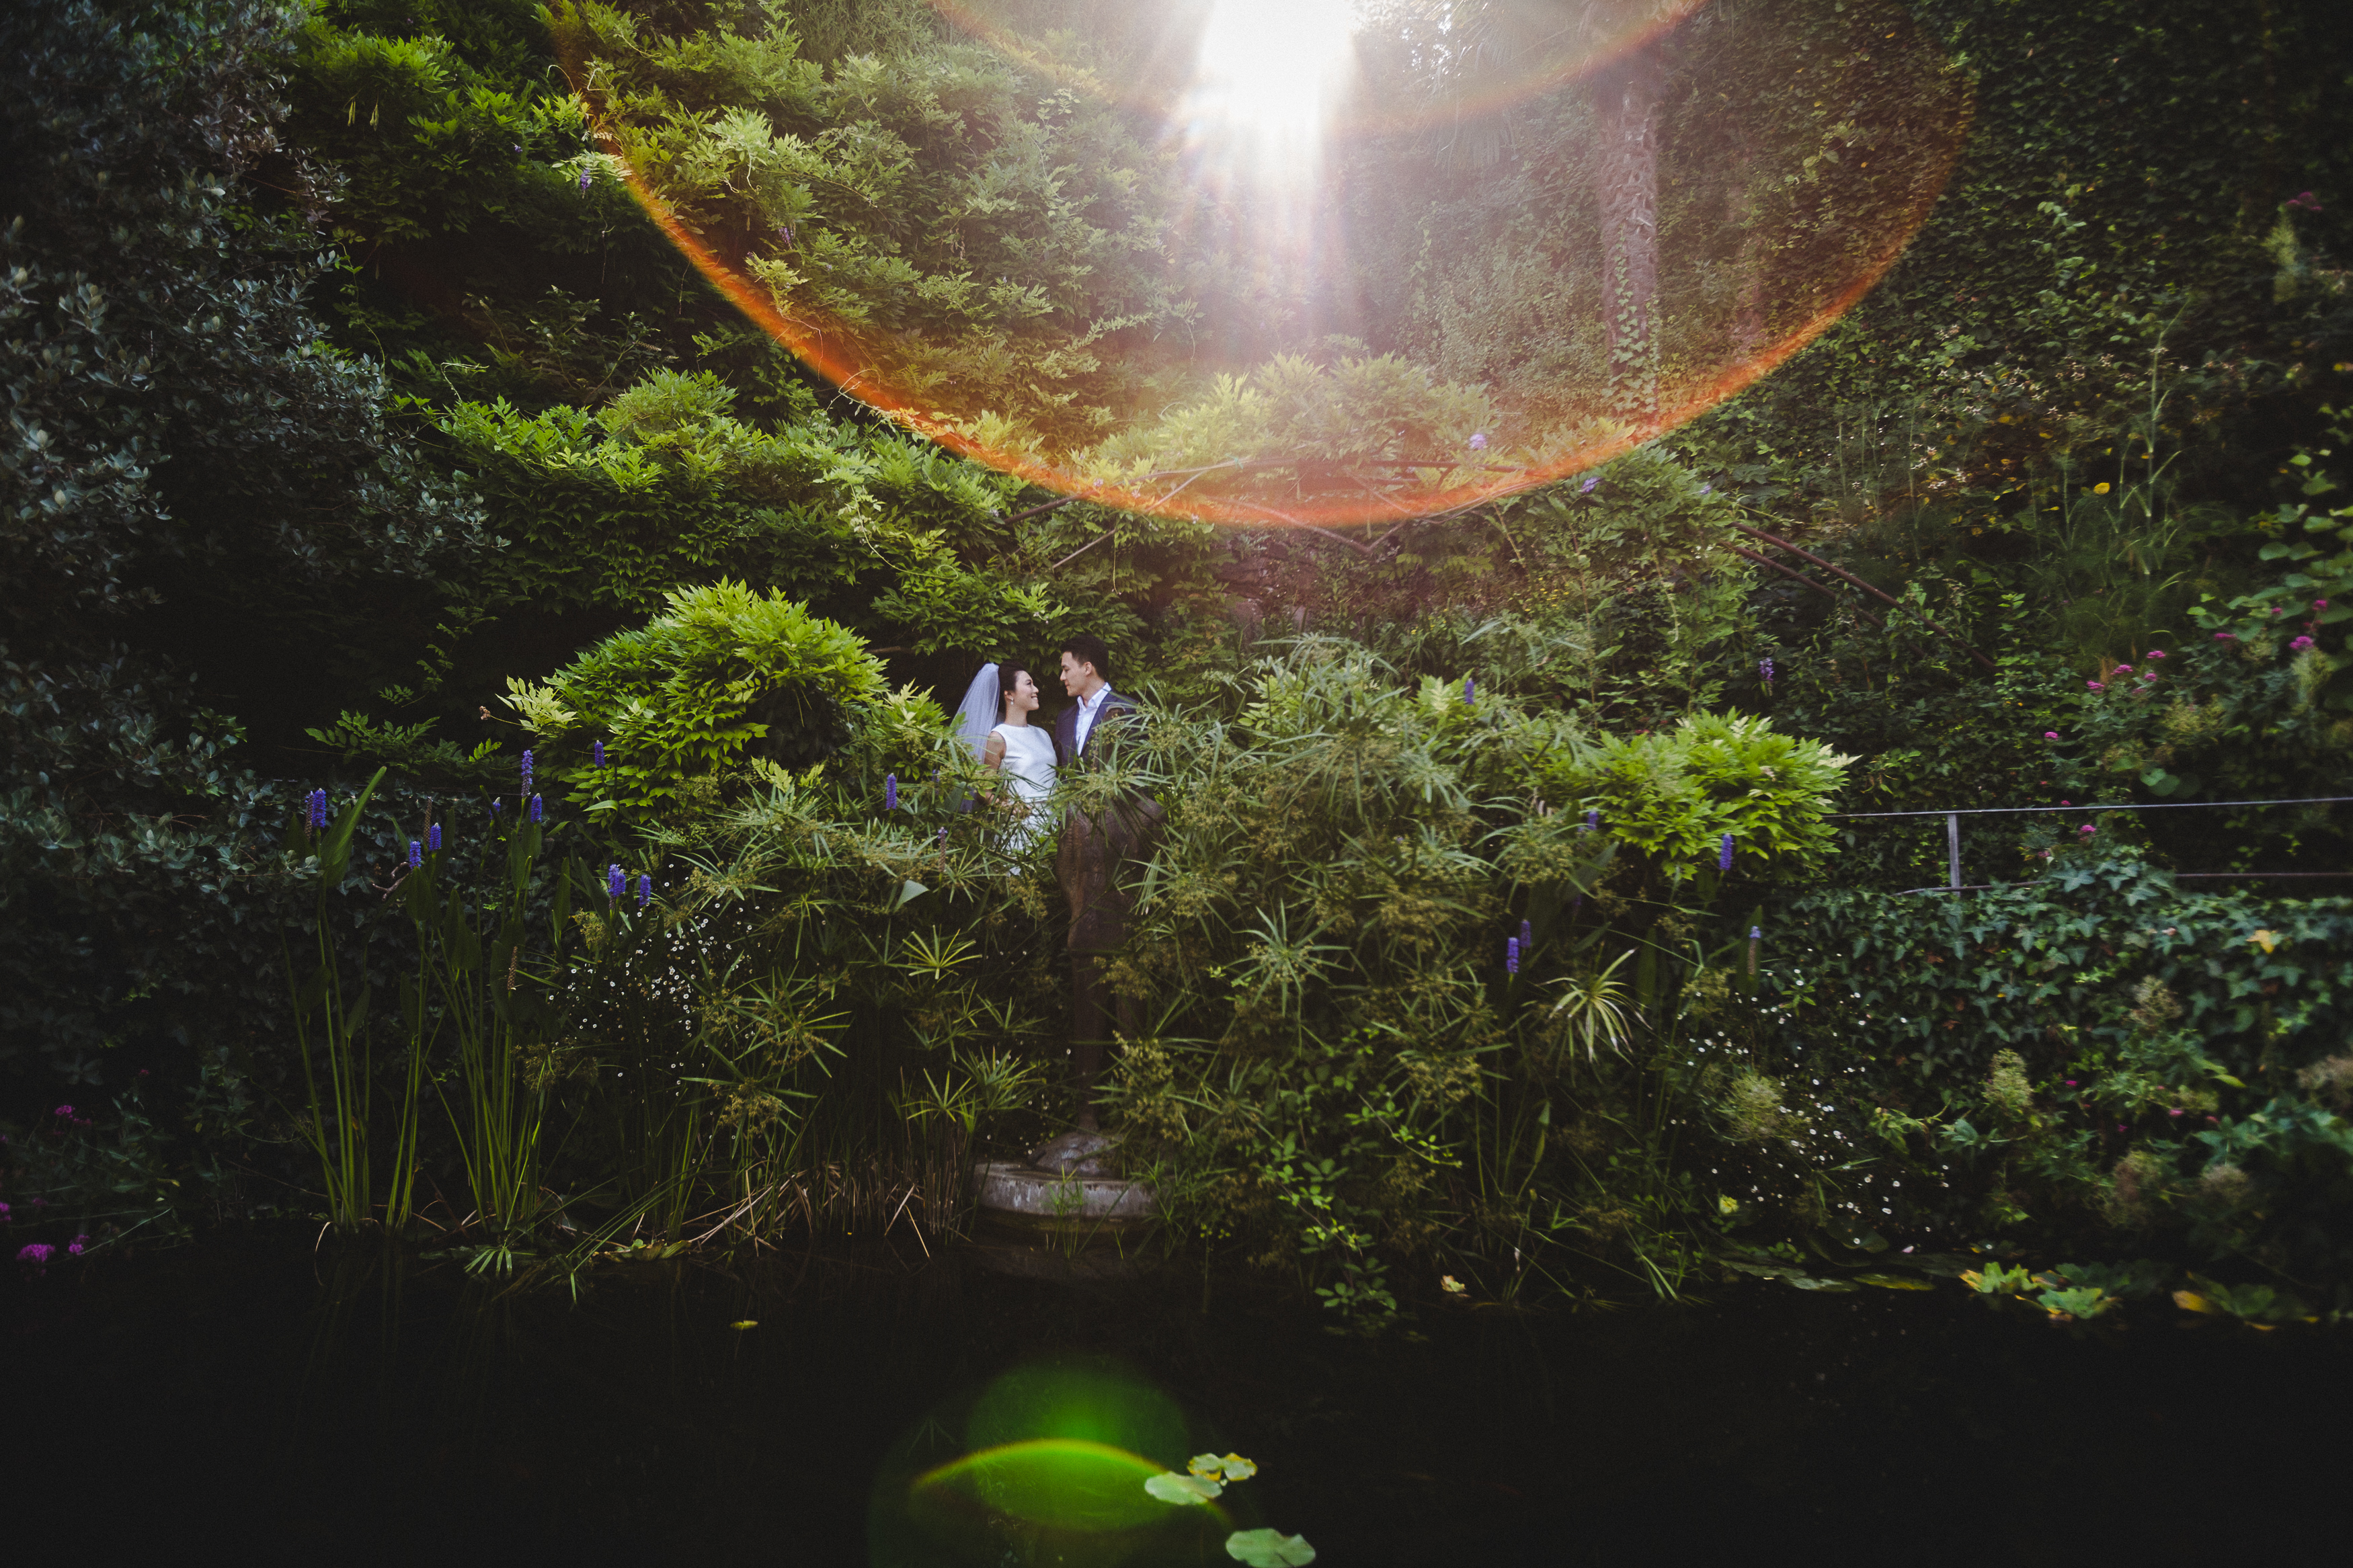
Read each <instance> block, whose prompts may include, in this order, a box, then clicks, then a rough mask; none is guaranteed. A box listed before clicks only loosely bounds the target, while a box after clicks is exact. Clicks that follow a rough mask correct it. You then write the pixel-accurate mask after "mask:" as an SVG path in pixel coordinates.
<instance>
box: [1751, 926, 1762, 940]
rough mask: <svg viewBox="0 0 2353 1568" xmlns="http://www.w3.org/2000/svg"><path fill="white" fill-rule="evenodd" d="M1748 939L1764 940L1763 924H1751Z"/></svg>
mask: <svg viewBox="0 0 2353 1568" xmlns="http://www.w3.org/2000/svg"><path fill="white" fill-rule="evenodd" d="M1748 940H1749V941H1751V942H1762V941H1764V940H1765V928H1764V927H1763V926H1750V927H1749V928H1748Z"/></svg>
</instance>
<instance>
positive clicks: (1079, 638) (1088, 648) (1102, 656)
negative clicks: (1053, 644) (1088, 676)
mask: <svg viewBox="0 0 2353 1568" xmlns="http://www.w3.org/2000/svg"><path fill="white" fill-rule="evenodd" d="M1060 651H1062V652H1063V653H1066V654H1069V655H1070V656H1071V658H1075V659H1077V660H1078V661H1079V662H1080V663H1081V664H1092V665H1093V666H1094V667H1095V673H1096V674H1097V675H1100V676H1102V677H1103V684H1104V685H1105V686H1109V685H1110V684H1111V683H1112V680H1111V649H1110V648H1108V647H1104V646H1103V638H1101V637H1097V636H1095V634H1094V633H1092V632H1074V633H1072V634H1071V636H1069V637H1064V638H1063V639H1062V647H1061V650H1060Z"/></svg>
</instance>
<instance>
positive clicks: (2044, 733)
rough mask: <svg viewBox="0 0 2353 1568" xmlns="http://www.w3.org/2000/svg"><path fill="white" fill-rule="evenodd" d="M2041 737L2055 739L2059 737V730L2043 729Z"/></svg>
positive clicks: (2048, 739) (2047, 739)
mask: <svg viewBox="0 0 2353 1568" xmlns="http://www.w3.org/2000/svg"><path fill="white" fill-rule="evenodd" d="M2042 738H2043V739H2044V740H2046V741H2055V740H2057V739H2058V738H2059V731H2056V730H2045V731H2042Z"/></svg>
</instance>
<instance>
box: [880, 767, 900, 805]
mask: <svg viewBox="0 0 2353 1568" xmlns="http://www.w3.org/2000/svg"><path fill="white" fill-rule="evenodd" d="M882 809H883V810H885V811H896V810H898V809H899V775H898V774H897V773H884V774H883V775H882Z"/></svg>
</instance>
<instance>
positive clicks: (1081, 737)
mask: <svg viewBox="0 0 2353 1568" xmlns="http://www.w3.org/2000/svg"><path fill="white" fill-rule="evenodd" d="M1110 695H1111V682H1109V681H1107V680H1106V681H1104V682H1103V684H1102V685H1101V686H1098V687H1096V688H1095V694H1094V695H1093V696H1092V697H1082V698H1080V699H1079V722H1078V727H1077V730H1076V733H1077V736H1078V741H1077V742H1076V745H1075V747H1074V749H1075V750H1077V751H1081V752H1083V751H1085V750H1086V749H1087V737H1088V736H1089V735H1090V734H1092V733H1093V732H1094V727H1095V715H1096V713H1098V712H1100V711H1101V710H1102V709H1103V699H1104V698H1106V697H1108V696H1110Z"/></svg>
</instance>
